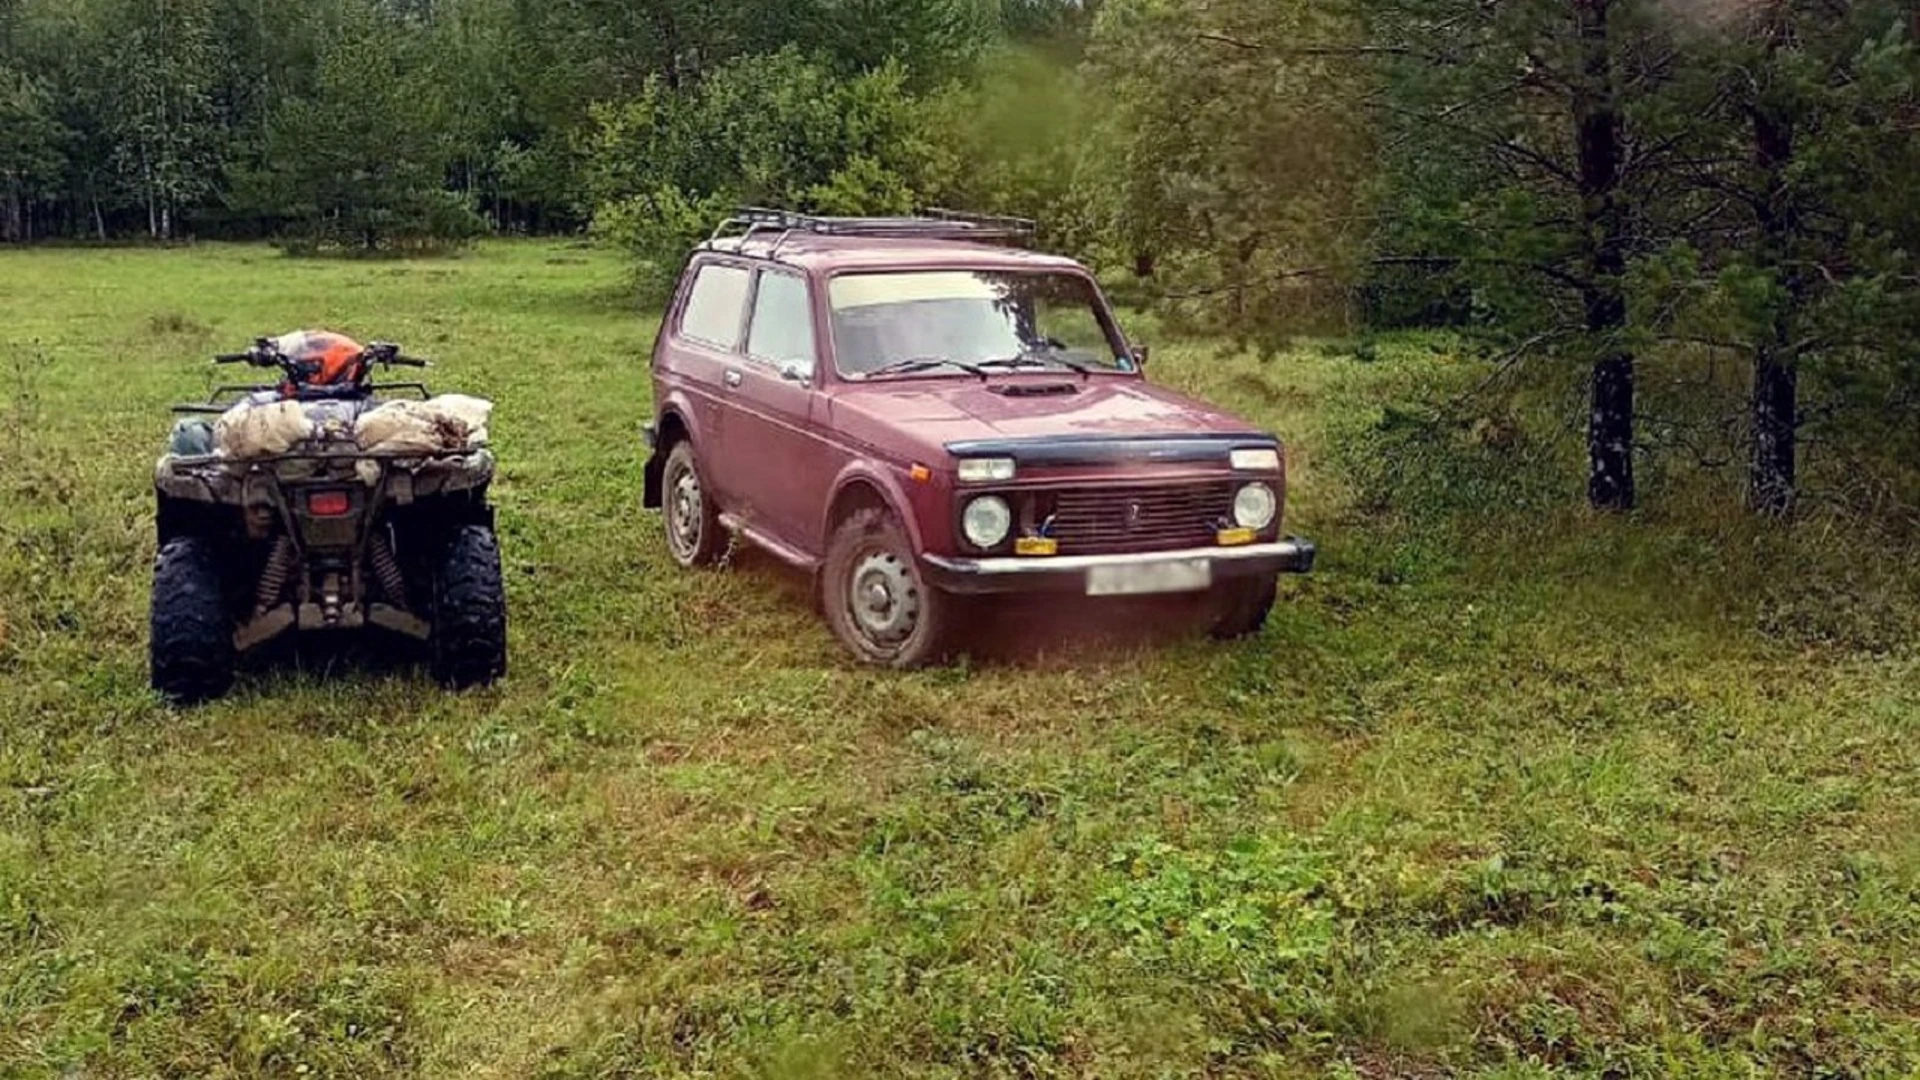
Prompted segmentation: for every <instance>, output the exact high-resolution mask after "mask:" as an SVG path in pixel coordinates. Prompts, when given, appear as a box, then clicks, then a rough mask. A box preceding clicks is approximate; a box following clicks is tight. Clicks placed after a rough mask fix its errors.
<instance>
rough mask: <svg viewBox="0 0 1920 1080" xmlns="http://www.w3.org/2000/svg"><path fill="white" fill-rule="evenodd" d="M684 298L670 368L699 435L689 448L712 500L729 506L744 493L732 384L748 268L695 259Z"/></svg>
mask: <svg viewBox="0 0 1920 1080" xmlns="http://www.w3.org/2000/svg"><path fill="white" fill-rule="evenodd" d="M690 273H691V275H692V281H691V283H690V284H689V285H688V286H687V292H686V297H685V299H684V300H683V301H682V302H681V304H680V307H679V310H678V311H677V312H675V315H674V322H673V336H672V345H673V350H674V354H675V355H674V367H675V368H676V369H677V371H678V372H679V374H680V376H681V378H682V380H683V385H684V386H685V387H686V391H687V394H688V395H689V397H691V398H692V399H693V406H694V411H695V412H696V414H697V423H698V426H699V435H698V439H697V442H696V444H695V446H694V452H695V453H696V454H698V455H699V459H700V471H701V473H702V476H703V479H704V481H705V483H706V485H707V486H708V487H709V488H710V489H711V491H712V497H713V498H714V499H715V501H716V503H717V504H718V505H719V506H721V507H724V508H726V509H729V510H732V509H735V508H736V507H738V506H740V505H741V504H742V502H743V500H744V498H745V496H744V493H743V492H742V491H741V489H740V477H739V471H738V469H737V468H736V467H735V464H734V460H735V457H736V454H735V450H736V449H737V447H736V446H735V443H734V435H733V429H734V428H735V426H736V425H735V422H734V420H733V418H732V417H731V416H730V415H729V414H730V413H731V411H732V409H733V405H734V401H733V389H734V386H733V385H732V384H734V383H737V382H738V381H739V368H740V367H741V364H742V362H743V357H742V356H741V354H740V349H741V346H742V343H743V342H744V340H745V334H746V325H747V324H746V318H747V299H748V296H749V294H750V293H751V292H752V288H753V271H752V270H751V269H749V268H748V267H747V266H745V265H743V264H740V263H734V262H727V261H721V260H706V261H703V262H699V263H696V264H695V265H694V266H693V267H692V268H691V270H690Z"/></svg>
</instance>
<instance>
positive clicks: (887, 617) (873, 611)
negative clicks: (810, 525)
mask: <svg viewBox="0 0 1920 1080" xmlns="http://www.w3.org/2000/svg"><path fill="white" fill-rule="evenodd" d="M821 599H822V601H823V604H824V606H825V608H826V613H827V623H828V625H830V626H832V627H833V632H834V635H835V636H837V637H838V638H839V639H840V641H841V642H842V643H843V644H845V645H846V646H847V648H849V649H851V650H852V651H853V654H854V655H855V656H856V657H858V658H859V659H860V660H861V661H862V662H863V663H868V664H875V665H880V666H884V667H893V668H914V667H922V666H924V665H927V664H930V663H937V662H938V661H940V660H942V659H944V658H945V657H946V652H947V649H948V647H949V646H950V644H951V640H952V637H953V630H954V624H955V622H956V615H957V612H956V606H957V604H958V600H957V598H955V597H952V596H949V595H947V594H945V593H942V592H940V591H939V590H938V589H935V588H933V587H932V586H930V585H928V584H927V582H926V579H925V578H924V577H923V576H922V575H921V572H920V562H919V559H918V558H916V557H915V555H914V551H913V544H912V543H911V542H910V541H909V540H908V539H907V535H906V532H905V530H903V529H902V528H901V527H900V523H899V522H898V521H896V520H895V519H894V517H893V515H891V514H889V513H887V512H886V511H884V510H879V509H874V508H867V509H863V510H858V511H855V512H854V513H853V514H851V515H849V516H848V517H847V519H846V520H845V521H843V522H841V523H840V526H839V528H837V529H835V530H834V533H833V539H832V541H831V542H830V543H829V544H828V546H827V565H826V572H825V576H824V578H823V580H822V582H821Z"/></svg>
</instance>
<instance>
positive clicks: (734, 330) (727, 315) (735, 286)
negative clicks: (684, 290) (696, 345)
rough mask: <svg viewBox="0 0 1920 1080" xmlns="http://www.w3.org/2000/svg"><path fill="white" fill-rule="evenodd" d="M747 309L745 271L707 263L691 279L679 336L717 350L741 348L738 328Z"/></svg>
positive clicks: (681, 314)
mask: <svg viewBox="0 0 1920 1080" xmlns="http://www.w3.org/2000/svg"><path fill="white" fill-rule="evenodd" d="M746 308H747V271H746V270H744V269H743V268H741V267H738V266H720V265H718V264H713V263H709V264H708V265H706V266H703V267H701V268H700V270H699V273H698V274H697V275H696V276H695V277H694V279H693V290H692V291H691V292H689V293H688V294H687V307H686V310H685V311H683V312H681V313H680V333H681V335H682V336H683V337H690V338H692V339H694V340H695V341H699V342H703V343H705V344H707V345H712V346H714V347H715V348H719V349H737V348H739V347H740V324H741V322H742V321H743V318H744V316H745V313H746Z"/></svg>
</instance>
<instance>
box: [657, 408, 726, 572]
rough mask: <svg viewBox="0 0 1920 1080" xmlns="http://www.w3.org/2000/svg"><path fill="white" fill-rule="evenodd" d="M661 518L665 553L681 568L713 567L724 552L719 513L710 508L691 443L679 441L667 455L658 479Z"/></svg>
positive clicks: (709, 495) (711, 504)
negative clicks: (664, 526) (664, 528)
mask: <svg viewBox="0 0 1920 1080" xmlns="http://www.w3.org/2000/svg"><path fill="white" fill-rule="evenodd" d="M660 516H661V517H662V518H665V519H666V526H667V552H668V553H669V554H671V555H672V556H673V561H674V562H676V563H679V564H680V565H681V567H683V568H685V569H688V570H691V569H693V568H694V567H696V566H712V565H713V564H714V563H717V562H719V561H720V555H721V553H722V552H724V551H726V549H727V538H726V536H725V535H724V530H722V529H721V527H720V510H719V508H718V507H716V506H714V504H713V496H712V494H711V489H710V488H709V487H708V486H707V480H706V476H705V474H704V473H703V472H702V471H701V469H700V463H699V461H698V460H696V459H695V457H694V454H693V443H691V442H689V441H687V440H686V439H681V440H680V441H679V442H677V443H675V444H673V450H672V451H671V452H670V453H668V454H667V465H666V468H665V469H664V470H663V471H662V472H661V479H660Z"/></svg>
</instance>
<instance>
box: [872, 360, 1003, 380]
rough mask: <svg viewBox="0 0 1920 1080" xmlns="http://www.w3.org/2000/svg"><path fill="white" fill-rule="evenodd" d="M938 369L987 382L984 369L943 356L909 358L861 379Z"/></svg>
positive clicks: (897, 361) (875, 370)
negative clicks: (949, 369) (960, 372)
mask: <svg viewBox="0 0 1920 1080" xmlns="http://www.w3.org/2000/svg"><path fill="white" fill-rule="evenodd" d="M940 367H956V368H959V369H960V370H961V371H964V372H966V373H967V374H969V375H972V376H973V377H974V378H976V379H979V380H980V381H981V382H985V381H986V380H987V372H986V369H985V368H983V367H979V366H976V365H974V364H963V363H961V362H960V361H958V360H953V359H949V358H948V357H945V356H909V357H906V358H905V359H901V360H895V361H892V362H891V363H886V364H882V365H880V366H879V367H877V368H874V369H873V370H872V371H869V372H867V373H866V374H865V375H862V376H861V378H863V379H872V378H876V377H878V376H881V375H912V374H914V373H915V372H920V371H932V370H933V369H934V368H940Z"/></svg>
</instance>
